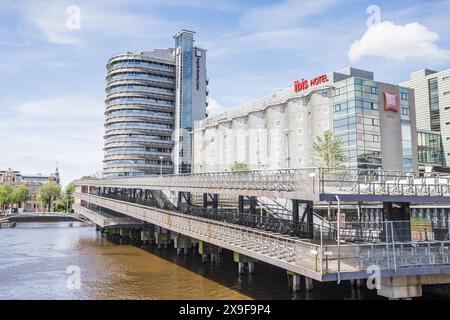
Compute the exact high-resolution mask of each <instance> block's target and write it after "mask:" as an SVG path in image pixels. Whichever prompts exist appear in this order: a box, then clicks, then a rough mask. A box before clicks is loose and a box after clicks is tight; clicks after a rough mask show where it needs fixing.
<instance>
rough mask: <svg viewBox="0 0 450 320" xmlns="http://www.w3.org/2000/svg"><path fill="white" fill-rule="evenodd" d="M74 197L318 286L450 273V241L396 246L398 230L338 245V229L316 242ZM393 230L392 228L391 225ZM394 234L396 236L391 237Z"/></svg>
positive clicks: (250, 220)
mask: <svg viewBox="0 0 450 320" xmlns="http://www.w3.org/2000/svg"><path fill="white" fill-rule="evenodd" d="M75 197H76V198H78V199H81V200H84V201H87V202H89V203H93V204H95V205H97V206H101V207H103V208H107V209H110V210H113V211H116V212H121V213H123V214H126V215H128V216H131V217H133V218H137V219H140V220H143V221H147V222H149V223H153V224H155V225H158V226H160V227H163V228H167V229H169V230H172V231H175V232H180V233H183V234H186V235H188V236H191V237H193V238H196V239H199V240H203V241H207V242H210V243H212V244H215V245H218V246H222V247H224V248H228V249H230V250H235V251H237V252H241V253H242V254H245V255H249V256H252V257H254V258H256V259H259V260H262V261H266V262H268V263H271V264H274V265H277V266H280V267H282V268H285V269H288V270H291V271H293V272H297V273H299V274H305V275H308V276H311V277H313V278H315V279H317V280H321V279H323V276H324V275H327V274H333V275H336V277H338V279H339V276H338V275H340V274H341V273H355V274H358V277H360V276H361V272H366V271H367V268H368V267H369V266H377V267H378V268H380V270H384V271H387V272H390V274H393V275H395V273H396V272H397V271H399V270H400V269H405V268H414V270H415V271H414V272H415V274H429V273H430V272H431V271H430V270H431V269H430V268H432V267H444V266H445V267H450V241H436V240H435V241H398V242H397V240H398V239H399V240H402V239H403V238H402V237H396V236H395V228H394V229H389V227H386V230H383V231H384V234H387V235H388V236H387V238H384V239H383V238H380V242H374V243H367V242H362V243H350V242H348V241H344V240H342V239H341V241H340V243H338V242H337V241H336V233H333V232H335V231H334V228H333V227H330V228H326V227H324V226H317V225H316V226H314V232H315V234H316V236H315V240H301V239H296V238H293V237H290V236H288V235H283V234H280V233H274V232H273V231H270V230H265V229H258V228H255V227H254V225H255V223H256V224H257V223H260V222H261V220H259V219H258V218H261V217H257V216H252V217H247V216H245V215H243V216H241V215H240V216H239V217H236V216H235V215H234V213H233V212H228V213H226V212H225V211H220V210H213V209H208V211H206V212H205V211H204V210H200V209H198V208H197V207H191V206H187V205H184V206H182V208H181V212H176V211H170V210H166V209H160V208H156V207H152V208H150V207H148V206H145V205H142V204H135V203H131V202H125V201H123V200H116V199H111V198H107V197H101V196H98V195H90V194H76V195H75ZM184 212H187V214H186V213H184ZM241 219H243V220H241ZM236 222H240V223H239V224H238V223H236ZM389 225H391V226H392V223H391V222H388V223H387V224H386V226H389ZM342 227H343V228H342V230H341V232H345V230H346V229H348V226H346V225H343V226H342ZM399 228H400V229H401V227H399ZM399 228H397V229H399ZM393 232H394V233H393ZM389 233H390V234H391V235H392V234H393V235H394V236H391V237H390V236H389ZM341 235H342V234H341ZM389 237H390V238H389ZM327 279H328V280H330V279H332V278H327Z"/></svg>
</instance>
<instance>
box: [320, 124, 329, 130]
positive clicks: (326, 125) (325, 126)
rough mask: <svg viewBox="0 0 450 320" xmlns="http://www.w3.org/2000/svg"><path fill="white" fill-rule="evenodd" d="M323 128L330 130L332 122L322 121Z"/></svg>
mask: <svg viewBox="0 0 450 320" xmlns="http://www.w3.org/2000/svg"><path fill="white" fill-rule="evenodd" d="M322 129H323V130H328V129H330V124H329V123H328V122H323V123H322Z"/></svg>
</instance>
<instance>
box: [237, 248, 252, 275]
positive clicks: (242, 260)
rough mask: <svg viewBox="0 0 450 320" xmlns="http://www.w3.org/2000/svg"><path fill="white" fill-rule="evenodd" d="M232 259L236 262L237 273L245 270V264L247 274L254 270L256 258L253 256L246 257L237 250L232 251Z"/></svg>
mask: <svg viewBox="0 0 450 320" xmlns="http://www.w3.org/2000/svg"><path fill="white" fill-rule="evenodd" d="M233 260H234V262H237V263H238V271H239V274H243V273H244V272H245V264H247V267H248V273H249V274H252V273H254V272H255V262H256V260H255V259H254V258H251V257H247V256H245V255H243V254H240V253H239V252H233Z"/></svg>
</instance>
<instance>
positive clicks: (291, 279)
mask: <svg viewBox="0 0 450 320" xmlns="http://www.w3.org/2000/svg"><path fill="white" fill-rule="evenodd" d="M286 273H287V278H288V286H289V289H290V290H291V291H292V292H299V291H300V279H301V276H300V275H299V274H296V273H294V272H292V271H286Z"/></svg>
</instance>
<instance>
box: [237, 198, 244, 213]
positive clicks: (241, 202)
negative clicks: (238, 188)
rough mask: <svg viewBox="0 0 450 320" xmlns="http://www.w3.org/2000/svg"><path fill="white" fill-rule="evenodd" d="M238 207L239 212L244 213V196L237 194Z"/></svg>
mask: <svg viewBox="0 0 450 320" xmlns="http://www.w3.org/2000/svg"><path fill="white" fill-rule="evenodd" d="M238 209H239V213H244V196H239V204H238Z"/></svg>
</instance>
